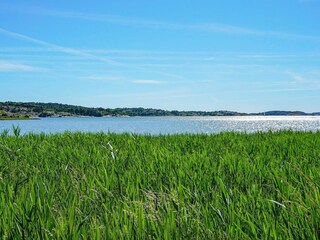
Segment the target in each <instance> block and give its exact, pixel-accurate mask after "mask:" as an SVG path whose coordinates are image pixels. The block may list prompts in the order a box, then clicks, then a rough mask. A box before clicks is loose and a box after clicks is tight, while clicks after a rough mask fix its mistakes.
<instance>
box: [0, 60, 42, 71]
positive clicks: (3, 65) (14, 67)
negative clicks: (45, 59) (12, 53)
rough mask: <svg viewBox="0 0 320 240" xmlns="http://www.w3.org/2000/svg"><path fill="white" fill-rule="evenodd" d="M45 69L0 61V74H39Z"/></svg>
mask: <svg viewBox="0 0 320 240" xmlns="http://www.w3.org/2000/svg"><path fill="white" fill-rule="evenodd" d="M45 70H46V69H44V68H40V67H34V66H29V65H25V64H19V63H12V62H4V61H0V72H39V71H45Z"/></svg>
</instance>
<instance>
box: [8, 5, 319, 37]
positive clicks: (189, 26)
mask: <svg viewBox="0 0 320 240" xmlns="http://www.w3.org/2000/svg"><path fill="white" fill-rule="evenodd" d="M300 1H301V0H300ZM302 1H303V0H302ZM304 1H311V0H304ZM313 1H315V0H313ZM6 10H7V11H15V12H22V13H28V14H36V15H44V16H51V17H63V18H73V19H82V20H88V21H99V22H106V23H113V24H120V25H127V26H140V27H152V28H159V29H171V30H188V31H201V32H214V33H224V34H232V35H247V36H258V37H273V38H286V39H288V38H289V39H300V40H316V41H319V40H320V36H310V35H304V34H295V33H287V32H280V31H272V30H260V29H252V28H246V27H240V26H235V25H226V24H219V23H176V22H165V21H155V20H150V19H140V18H128V17H124V16H115V15H108V14H91V13H80V12H65V11H53V10H48V9H39V8H23V9H21V8H20V9H19V8H17V7H16V6H15V8H13V7H7V8H6Z"/></svg>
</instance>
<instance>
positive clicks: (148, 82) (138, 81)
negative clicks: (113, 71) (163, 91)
mask: <svg viewBox="0 0 320 240" xmlns="http://www.w3.org/2000/svg"><path fill="white" fill-rule="evenodd" d="M131 82H132V83H137V84H161V83H165V82H163V81H159V80H133V81H131Z"/></svg>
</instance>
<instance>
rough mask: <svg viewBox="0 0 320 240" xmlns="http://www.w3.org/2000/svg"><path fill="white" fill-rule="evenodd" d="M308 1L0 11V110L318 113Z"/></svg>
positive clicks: (51, 4) (43, 4)
mask: <svg viewBox="0 0 320 240" xmlns="http://www.w3.org/2000/svg"><path fill="white" fill-rule="evenodd" d="M319 12H320V0H259V1H258V0H251V1H249V0H242V1H238V0H237V1H236V0H233V1H230V0H225V1H214V0H210V1H209V0H199V1H180V0H176V1H172V0H171V1H167V0H161V1H160V0H153V1H150V0H148V1H147V0H137V1H129V0H127V1H124V0H117V1H109V0H101V1H83V0H77V1H65V0H55V1H52V0H50V1H49V0H42V1H39V0H38V1H35V0H28V1H22V0H19V1H18V0H10V1H6V0H3V1H1V3H0V101H37V102H38V101H39V102H59V103H68V104H77V105H83V106H95V107H112V108H113V107H151V108H161V109H167V110H174V109H177V110H209V111H210V110H233V111H241V112H259V111H267V110H276V109H277V110H302V111H307V112H313V111H320V106H319V102H320V14H319Z"/></svg>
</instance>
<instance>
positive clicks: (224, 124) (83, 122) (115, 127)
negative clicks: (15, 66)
mask: <svg viewBox="0 0 320 240" xmlns="http://www.w3.org/2000/svg"><path fill="white" fill-rule="evenodd" d="M13 125H14V126H19V127H20V128H21V132H22V133H28V132H34V133H40V132H44V133H58V132H64V131H83V132H101V131H103V132H108V131H110V132H116V133H122V132H131V133H150V134H159V133H162V134H167V133H219V132H224V131H237V132H257V131H268V130H281V129H292V130H296V131H320V117H319V116H285V117H282V116H272V117H270V116H250V117H242V116H241V117H239V116H237V117H103V118H91V117H70V118H41V119H40V120H30V121H29V120H28V121H21V120H20V121H19V120H14V121H0V132H2V131H3V130H4V129H12V126H13Z"/></svg>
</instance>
